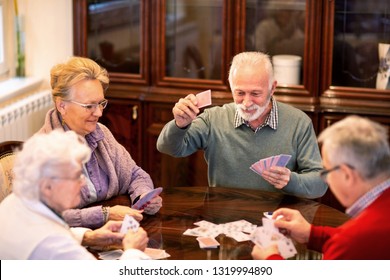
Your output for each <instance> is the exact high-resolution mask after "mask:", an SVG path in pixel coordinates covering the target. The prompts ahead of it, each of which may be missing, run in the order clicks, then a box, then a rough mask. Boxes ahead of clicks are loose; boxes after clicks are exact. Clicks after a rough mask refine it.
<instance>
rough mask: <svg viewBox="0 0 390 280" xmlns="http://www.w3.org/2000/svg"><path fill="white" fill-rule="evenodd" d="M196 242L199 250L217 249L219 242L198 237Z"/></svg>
mask: <svg viewBox="0 0 390 280" xmlns="http://www.w3.org/2000/svg"><path fill="white" fill-rule="evenodd" d="M196 240H198V242H199V247H200V248H217V247H218V246H219V242H218V241H217V240H215V238H213V237H205V236H200V237H197V238H196Z"/></svg>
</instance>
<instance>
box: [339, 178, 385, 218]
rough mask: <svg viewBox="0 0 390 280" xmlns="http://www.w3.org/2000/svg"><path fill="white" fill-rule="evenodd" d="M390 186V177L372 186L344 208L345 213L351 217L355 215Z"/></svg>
mask: <svg viewBox="0 0 390 280" xmlns="http://www.w3.org/2000/svg"><path fill="white" fill-rule="evenodd" d="M388 188H390V179H387V180H386V181H384V182H383V183H381V184H379V185H378V186H376V187H374V188H373V189H371V190H370V191H368V192H367V193H366V194H364V195H363V196H362V197H361V198H359V199H358V200H357V201H356V202H355V203H354V204H353V205H352V206H351V207H349V208H348V209H346V211H345V212H346V213H347V214H348V215H350V216H352V217H356V216H357V215H358V214H359V213H361V212H362V211H363V210H364V209H366V208H367V207H368V206H369V205H371V203H373V202H374V200H375V199H377V198H378V197H379V196H380V195H381V194H382V193H383V192H384V191H385V190H387V189H388Z"/></svg>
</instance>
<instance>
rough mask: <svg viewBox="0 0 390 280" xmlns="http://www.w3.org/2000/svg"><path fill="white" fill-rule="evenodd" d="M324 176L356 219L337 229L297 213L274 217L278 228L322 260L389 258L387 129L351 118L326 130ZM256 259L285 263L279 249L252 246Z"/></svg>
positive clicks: (286, 211) (283, 212) (285, 211)
mask: <svg viewBox="0 0 390 280" xmlns="http://www.w3.org/2000/svg"><path fill="white" fill-rule="evenodd" d="M318 141H319V142H320V143H322V149H321V152H322V157H323V164H324V168H325V169H324V170H323V171H322V173H321V177H322V178H323V180H325V181H326V182H327V183H328V185H329V187H330V189H331V191H332V192H333V193H334V195H335V196H336V198H337V199H338V200H339V201H340V203H341V204H342V205H343V206H344V207H346V212H347V214H349V215H350V216H351V217H352V218H351V219H350V220H349V221H348V222H346V223H345V224H343V225H341V226H339V227H337V228H333V227H328V226H314V225H311V224H309V223H308V222H307V221H306V220H305V219H304V218H303V216H302V215H301V214H300V213H299V212H298V211H296V210H292V209H287V208H281V209H278V210H276V211H275V212H274V213H273V218H274V219H275V218H276V217H278V216H279V215H283V218H282V219H277V220H275V226H276V227H278V228H284V229H286V230H287V232H289V235H290V236H291V237H292V238H293V239H294V240H296V241H297V242H299V243H306V244H307V246H308V248H309V249H312V250H316V251H319V252H322V253H323V259H346V260H358V259H360V260H369V259H375V260H379V259H387V260H389V259H390V238H389V236H390V214H389V210H388V209H389V205H390V148H389V142H388V129H387V128H386V127H383V126H381V125H379V124H378V123H375V122H373V121H370V120H368V119H366V118H362V117H358V116H349V117H347V118H345V119H343V120H341V121H339V122H337V123H335V124H334V125H332V126H330V127H328V128H327V129H325V130H324V131H323V132H322V133H321V134H320V136H319V138H318ZM252 257H253V258H254V259H282V257H281V256H280V254H279V252H278V248H277V245H276V244H273V245H271V246H269V247H267V248H261V247H260V246H257V245H256V246H254V248H253V251H252Z"/></svg>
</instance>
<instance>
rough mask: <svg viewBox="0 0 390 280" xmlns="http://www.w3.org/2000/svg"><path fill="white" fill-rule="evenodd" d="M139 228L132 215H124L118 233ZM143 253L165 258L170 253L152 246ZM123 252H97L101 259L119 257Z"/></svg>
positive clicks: (134, 230) (155, 257)
mask: <svg viewBox="0 0 390 280" xmlns="http://www.w3.org/2000/svg"><path fill="white" fill-rule="evenodd" d="M138 228H139V223H138V221H137V220H136V219H134V217H132V216H129V215H126V216H125V218H124V219H123V222H122V227H121V229H120V233H123V234H126V233H127V231H129V230H131V231H133V232H136V231H137V230H138ZM144 253H145V254H146V255H148V256H149V257H150V258H151V259H153V260H157V259H165V258H168V257H170V255H169V254H168V253H167V252H165V250H162V249H154V248H146V249H145V251H144ZM122 254H123V250H120V249H118V250H111V251H104V252H100V253H99V258H100V259H102V260H116V259H119V258H120V257H121V255H122Z"/></svg>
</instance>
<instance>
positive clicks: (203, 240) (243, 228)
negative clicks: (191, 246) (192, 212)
mask: <svg viewBox="0 0 390 280" xmlns="http://www.w3.org/2000/svg"><path fill="white" fill-rule="evenodd" d="M194 225H197V226H198V227H195V228H191V229H187V230H186V231H185V232H184V233H183V235H189V236H196V237H197V240H198V242H199V246H200V247H201V248H217V247H218V246H219V243H218V241H217V240H216V239H215V238H216V237H217V236H218V235H220V234H225V235H226V236H228V237H230V238H233V239H234V240H236V241H237V242H242V241H248V240H251V239H250V234H251V233H252V232H253V231H254V230H255V229H256V228H257V225H254V224H251V223H250V222H248V221H245V220H239V221H234V222H230V223H225V224H214V223H212V222H208V221H205V220H202V221H199V222H196V223H194Z"/></svg>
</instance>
